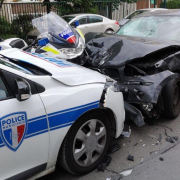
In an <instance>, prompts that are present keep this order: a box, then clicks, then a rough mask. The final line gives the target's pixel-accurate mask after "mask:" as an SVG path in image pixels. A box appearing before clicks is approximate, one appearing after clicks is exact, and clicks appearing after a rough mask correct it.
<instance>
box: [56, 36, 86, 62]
mask: <svg viewBox="0 0 180 180" xmlns="http://www.w3.org/2000/svg"><path fill="white" fill-rule="evenodd" d="M84 49H85V45H84V41H83V39H82V38H81V37H80V38H79V44H78V47H76V48H62V49H59V51H60V52H62V53H63V54H65V55H67V56H69V58H70V59H72V58H75V57H77V56H80V55H81V54H82V53H83V52H84Z"/></svg>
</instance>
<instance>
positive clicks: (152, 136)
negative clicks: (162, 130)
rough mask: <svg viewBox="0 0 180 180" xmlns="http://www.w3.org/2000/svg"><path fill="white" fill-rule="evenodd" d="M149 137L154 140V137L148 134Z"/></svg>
mask: <svg viewBox="0 0 180 180" xmlns="http://www.w3.org/2000/svg"><path fill="white" fill-rule="evenodd" d="M148 136H149V137H151V138H152V139H154V138H156V136H154V135H151V134H148Z"/></svg>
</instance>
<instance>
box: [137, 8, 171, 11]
mask: <svg viewBox="0 0 180 180" xmlns="http://www.w3.org/2000/svg"><path fill="white" fill-rule="evenodd" d="M159 10H163V11H164V10H168V9H165V8H146V9H138V10H136V11H159Z"/></svg>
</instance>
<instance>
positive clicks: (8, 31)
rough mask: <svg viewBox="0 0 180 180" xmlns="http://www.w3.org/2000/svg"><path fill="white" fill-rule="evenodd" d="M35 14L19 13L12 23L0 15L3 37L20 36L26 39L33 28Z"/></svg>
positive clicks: (0, 28)
mask: <svg viewBox="0 0 180 180" xmlns="http://www.w3.org/2000/svg"><path fill="white" fill-rule="evenodd" d="M33 18H34V16H33V15H27V14H25V15H21V14H19V15H18V16H17V17H15V19H14V20H13V21H12V23H10V22H8V21H7V20H6V19H5V18H4V17H0V32H1V36H2V38H9V37H19V38H23V39H26V35H27V34H28V32H29V31H31V30H32V29H33V26H32V23H31V21H32V19H33Z"/></svg>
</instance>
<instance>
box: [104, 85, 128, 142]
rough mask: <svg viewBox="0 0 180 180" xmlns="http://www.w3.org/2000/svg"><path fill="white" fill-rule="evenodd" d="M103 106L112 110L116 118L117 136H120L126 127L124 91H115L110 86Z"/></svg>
mask: <svg viewBox="0 0 180 180" xmlns="http://www.w3.org/2000/svg"><path fill="white" fill-rule="evenodd" d="M103 106H104V107H105V108H109V109H111V110H112V112H113V114H114V117H115V120H116V133H115V138H118V137H119V136H120V135H121V133H122V130H123V128H124V121H125V110H124V100H123V94H122V92H114V91H113V90H112V89H111V88H108V89H107V90H106V93H105V97H104V103H103Z"/></svg>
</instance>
